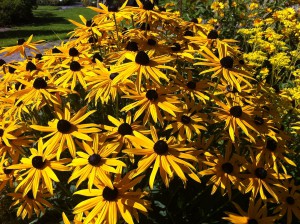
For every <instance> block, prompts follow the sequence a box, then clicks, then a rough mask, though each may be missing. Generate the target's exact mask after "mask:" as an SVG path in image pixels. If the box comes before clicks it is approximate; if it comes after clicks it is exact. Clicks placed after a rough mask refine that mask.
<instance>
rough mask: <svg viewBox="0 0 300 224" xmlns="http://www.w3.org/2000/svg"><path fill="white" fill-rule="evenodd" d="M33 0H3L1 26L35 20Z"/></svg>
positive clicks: (0, 13)
mask: <svg viewBox="0 0 300 224" xmlns="http://www.w3.org/2000/svg"><path fill="white" fill-rule="evenodd" d="M35 5H36V4H35V1H32V0H28V1H27V0H2V1H1V4H0V26H7V25H12V24H22V23H26V22H29V21H31V20H32V19H33V14H32V9H33V7H34V6H35Z"/></svg>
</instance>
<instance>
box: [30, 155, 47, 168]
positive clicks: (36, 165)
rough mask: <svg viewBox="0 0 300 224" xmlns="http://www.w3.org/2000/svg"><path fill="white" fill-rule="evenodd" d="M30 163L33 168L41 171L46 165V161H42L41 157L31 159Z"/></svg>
mask: <svg viewBox="0 0 300 224" xmlns="http://www.w3.org/2000/svg"><path fill="white" fill-rule="evenodd" d="M31 163H32V166H33V167H34V168H36V169H43V168H44V166H45V164H46V161H43V157H42V156H35V157H33V158H32V160H31Z"/></svg>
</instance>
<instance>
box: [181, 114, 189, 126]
mask: <svg viewBox="0 0 300 224" xmlns="http://www.w3.org/2000/svg"><path fill="white" fill-rule="evenodd" d="M180 120H181V122H182V123H184V124H189V123H191V118H190V117H189V116H186V115H182V116H181V119H180Z"/></svg>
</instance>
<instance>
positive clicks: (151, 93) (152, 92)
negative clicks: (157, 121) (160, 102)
mask: <svg viewBox="0 0 300 224" xmlns="http://www.w3.org/2000/svg"><path fill="white" fill-rule="evenodd" d="M146 97H147V99H148V100H150V101H155V100H157V99H158V93H157V92H156V90H154V89H149V90H148V91H147V93H146Z"/></svg>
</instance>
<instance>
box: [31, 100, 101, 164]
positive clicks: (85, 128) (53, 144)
mask: <svg viewBox="0 0 300 224" xmlns="http://www.w3.org/2000/svg"><path fill="white" fill-rule="evenodd" d="M54 109H55V112H54V113H55V115H56V116H57V118H55V119H54V120H52V121H49V122H48V124H49V126H48V127H45V126H40V125H31V126H30V127H31V128H32V129H35V130H38V131H41V132H51V133H50V134H48V135H46V136H44V138H49V137H51V138H49V139H48V141H47V142H46V143H45V145H46V147H47V149H46V153H53V152H54V153H56V156H57V159H59V157H60V154H61V152H62V151H63V150H64V149H65V143H67V146H68V149H69V151H70V153H71V156H72V157H73V158H74V157H75V155H76V147H75V143H74V140H73V137H75V138H78V139H81V140H85V141H92V140H93V139H92V138H91V137H89V136H88V135H87V134H89V133H96V132H98V131H99V129H98V128H97V127H98V125H96V124H93V123H89V124H80V123H81V122H82V121H83V120H85V119H86V118H87V117H88V116H90V115H91V114H93V113H94V112H95V111H89V112H88V113H85V112H86V110H87V107H83V108H81V109H80V110H79V111H78V112H77V113H76V114H75V115H74V116H73V117H71V108H70V103H67V105H65V108H64V109H65V110H64V112H62V111H61V110H60V109H59V108H58V107H54Z"/></svg>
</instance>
